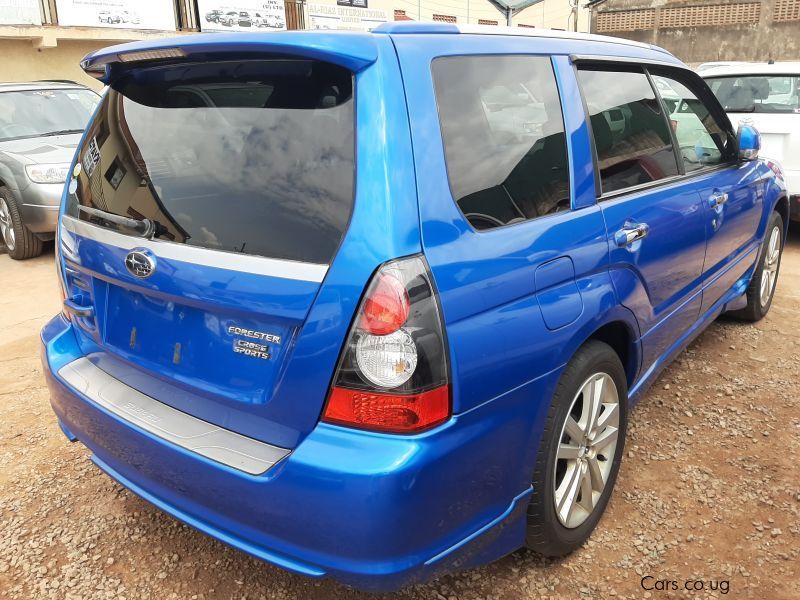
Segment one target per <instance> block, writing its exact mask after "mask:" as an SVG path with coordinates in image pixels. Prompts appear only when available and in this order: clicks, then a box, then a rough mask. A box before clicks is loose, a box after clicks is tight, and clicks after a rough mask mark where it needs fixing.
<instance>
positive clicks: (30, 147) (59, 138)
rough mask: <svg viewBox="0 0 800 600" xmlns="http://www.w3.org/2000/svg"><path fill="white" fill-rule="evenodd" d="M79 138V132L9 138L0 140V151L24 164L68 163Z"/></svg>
mask: <svg viewBox="0 0 800 600" xmlns="http://www.w3.org/2000/svg"><path fill="white" fill-rule="evenodd" d="M80 140H81V134H80V133H70V134H67V135H50V136H44V137H36V138H25V139H21V140H9V141H6V142H0V152H2V153H4V154H7V155H11V156H13V157H15V158H17V160H19V161H20V162H22V163H25V164H30V163H40V164H42V163H68V162H71V161H72V157H73V156H74V155H75V149H76V148H77V147H78V142H80Z"/></svg>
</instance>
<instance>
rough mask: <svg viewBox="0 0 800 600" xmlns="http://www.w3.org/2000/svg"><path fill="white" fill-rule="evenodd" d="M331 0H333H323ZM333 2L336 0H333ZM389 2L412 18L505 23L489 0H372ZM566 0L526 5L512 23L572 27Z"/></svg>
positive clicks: (584, 13)
mask: <svg viewBox="0 0 800 600" xmlns="http://www.w3.org/2000/svg"><path fill="white" fill-rule="evenodd" d="M325 1H326V3H327V2H331V1H332V0H325ZM333 3H334V4H335V0H333ZM379 3H380V6H381V7H382V6H383V5H389V6H391V9H392V11H394V10H402V11H405V15H406V16H407V17H408V18H410V19H413V20H414V21H434V20H441V19H440V18H436V17H435V16H434V15H440V16H446V17H455V19H456V20H455V22H456V23H460V24H470V25H479V24H484V25H494V24H497V25H505V24H506V22H505V21H506V19H505V15H504V14H503V13H501V12H500V11H498V10H497V9H496V8H495V7H494V6H493V5H492V4H491V3H489V2H488V0H419V2H417V0H372V1H370V7H372V6H373V5H374V6H375V7H376V8H377V7H378V6H379ZM584 4H585V2H584V1H583V0H581V1H580V2H579V8H578V30H579V31H589V11H588V10H586V9H585V8H584V6H583V5H584ZM570 13H571V9H570V2H569V0H544V2H541V3H539V4H536V5H534V6H531V7H529V8H526V9H525V10H523V11H521V12H520V13H519V14H518V15H516V16H515V17H514V18H513V24H514V26H528V27H542V28H548V29H569V30H572V29H573V28H574V23H573V21H572V20H571V19H570Z"/></svg>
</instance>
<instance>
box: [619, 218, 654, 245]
mask: <svg viewBox="0 0 800 600" xmlns="http://www.w3.org/2000/svg"><path fill="white" fill-rule="evenodd" d="M648 233H650V226H649V225H648V224H647V223H639V224H637V225H626V226H625V227H623V228H622V229H620V230H619V231H618V232H617V233H615V234H614V241H615V242H616V244H617V246H619V247H620V248H624V247H625V246H630V245H631V244H632V243H633V242H636V241H638V240H641V239H644V238H646V237H647V234H648Z"/></svg>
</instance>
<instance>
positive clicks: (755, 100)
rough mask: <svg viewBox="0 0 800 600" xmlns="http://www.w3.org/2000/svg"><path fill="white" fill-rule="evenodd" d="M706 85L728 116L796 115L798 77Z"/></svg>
mask: <svg viewBox="0 0 800 600" xmlns="http://www.w3.org/2000/svg"><path fill="white" fill-rule="evenodd" d="M706 81H707V83H708V85H709V86H710V87H711V91H713V92H714V94H715V95H716V96H717V98H718V99H719V101H720V104H722V106H723V107H724V108H725V110H726V111H728V112H732V113H753V112H755V113H788V114H800V76H797V75H774V76H769V77H767V76H763V75H736V76H729V77H710V78H708V79H707V80H706Z"/></svg>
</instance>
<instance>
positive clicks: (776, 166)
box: [764, 158, 784, 181]
mask: <svg viewBox="0 0 800 600" xmlns="http://www.w3.org/2000/svg"><path fill="white" fill-rule="evenodd" d="M764 162H765V163H767V166H768V167H769V168H770V169H772V172H773V173H775V177H777V178H778V179H780V180H781V181H784V177H783V167H781V164H780V163H779V162H778V161H776V160H773V159H771V158H766V159H764Z"/></svg>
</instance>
